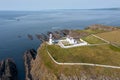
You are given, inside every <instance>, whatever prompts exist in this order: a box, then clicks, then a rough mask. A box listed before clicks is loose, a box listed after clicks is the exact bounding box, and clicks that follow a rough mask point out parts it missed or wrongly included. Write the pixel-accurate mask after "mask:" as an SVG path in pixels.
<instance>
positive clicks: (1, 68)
mask: <svg viewBox="0 0 120 80" xmlns="http://www.w3.org/2000/svg"><path fill="white" fill-rule="evenodd" d="M17 74H18V72H17V68H16V65H15V63H14V62H13V60H11V59H6V60H3V61H1V62H0V80H18V79H17Z"/></svg>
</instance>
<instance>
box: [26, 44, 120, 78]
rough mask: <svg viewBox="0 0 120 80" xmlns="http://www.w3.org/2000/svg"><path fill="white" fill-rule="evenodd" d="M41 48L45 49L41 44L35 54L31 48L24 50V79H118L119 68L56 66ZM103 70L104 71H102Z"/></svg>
mask: <svg viewBox="0 0 120 80" xmlns="http://www.w3.org/2000/svg"><path fill="white" fill-rule="evenodd" d="M42 50H44V51H45V48H43V46H42V47H41V48H39V49H38V52H37V55H36V52H35V51H34V50H33V49H32V50H28V51H26V52H25V55H24V59H25V67H26V68H25V69H26V80H120V76H119V74H120V72H119V71H120V70H112V69H104V68H99V67H87V66H82V67H81V66H58V65H56V64H54V63H53V62H52V61H51V60H50V58H49V57H46V56H47V55H46V53H44V51H43V53H41V51H42ZM40 54H42V55H40ZM35 55H36V56H35ZM43 55H44V56H43ZM96 70H97V71H96ZM104 70H106V73H102V71H104ZM107 70H109V72H107ZM66 73H67V74H66ZM111 74H112V75H111Z"/></svg>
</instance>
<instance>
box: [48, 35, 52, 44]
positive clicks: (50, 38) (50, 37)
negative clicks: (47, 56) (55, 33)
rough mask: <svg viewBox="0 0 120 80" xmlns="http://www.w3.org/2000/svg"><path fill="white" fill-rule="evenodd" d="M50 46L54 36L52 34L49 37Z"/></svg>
mask: <svg viewBox="0 0 120 80" xmlns="http://www.w3.org/2000/svg"><path fill="white" fill-rule="evenodd" d="M49 44H50V45H51V44H52V34H50V36H49Z"/></svg>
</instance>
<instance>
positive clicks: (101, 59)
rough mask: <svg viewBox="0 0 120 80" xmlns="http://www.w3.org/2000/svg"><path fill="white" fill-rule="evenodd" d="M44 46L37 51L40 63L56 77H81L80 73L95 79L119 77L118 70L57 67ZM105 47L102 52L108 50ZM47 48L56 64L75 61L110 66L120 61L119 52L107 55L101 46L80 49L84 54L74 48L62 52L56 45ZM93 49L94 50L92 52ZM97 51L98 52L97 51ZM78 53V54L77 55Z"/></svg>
mask: <svg viewBox="0 0 120 80" xmlns="http://www.w3.org/2000/svg"><path fill="white" fill-rule="evenodd" d="M46 46H47V44H45V43H43V44H42V46H41V48H39V49H38V55H39V57H40V58H41V59H42V60H41V61H42V63H44V66H45V67H46V68H47V69H48V71H50V72H52V73H54V74H55V75H56V76H59V75H60V74H64V75H66V76H74V75H78V76H79V77H80V76H82V75H80V73H82V74H84V75H86V76H90V75H95V76H96V77H97V76H101V75H104V76H110V77H112V78H113V79H114V78H117V77H119V75H120V69H112V68H103V67H91V66H63V65H57V64H55V63H54V62H53V61H52V60H51V58H50V57H49V55H48V54H47V51H46ZM105 46H106V47H105V49H104V50H108V49H110V48H109V45H105ZM48 48H49V51H50V52H51V54H52V56H54V58H55V59H56V60H57V61H58V62H73V61H74V62H75V61H76V62H89V63H90V62H91V63H102V64H103V63H104V64H105V63H106V64H112V65H119V64H120V61H119V59H118V58H119V57H120V55H119V53H120V52H119V51H113V50H110V51H112V52H111V53H108V52H110V51H103V47H102V46H98V47H97V48H96V46H93V47H86V48H85V47H82V48H83V49H84V52H82V51H81V49H82V48H80V49H79V50H77V51H76V49H78V48H74V49H72V50H73V51H72V52H71V50H70V49H67V50H63V49H61V48H60V47H59V46H56V45H52V46H48ZM53 48H54V49H53ZM95 48H96V49H95ZM101 48H102V50H101V51H100V49H101ZM51 49H53V50H51ZM58 49H59V50H58ZM91 49H92V50H91ZM93 49H95V50H94V51H93ZM97 49H98V50H99V51H97ZM90 50H91V51H90ZM78 51H79V52H80V53H77V52H78ZM89 51H90V52H91V53H90V52H89ZM96 51H97V52H98V53H97V52H96ZM61 52H62V53H61ZM86 52H89V53H86ZM103 52H104V53H103ZM79 54H81V55H79ZM78 55H79V56H78ZM79 57H83V58H81V59H80V58H79ZM112 57H113V58H112ZM111 59H112V60H111ZM71 60H73V61H71ZM89 60H90V61H89ZM97 61H98V62H97Z"/></svg>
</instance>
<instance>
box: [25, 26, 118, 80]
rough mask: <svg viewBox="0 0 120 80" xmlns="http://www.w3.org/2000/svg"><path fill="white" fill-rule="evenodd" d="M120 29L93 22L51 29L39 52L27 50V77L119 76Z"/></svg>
mask: <svg viewBox="0 0 120 80" xmlns="http://www.w3.org/2000/svg"><path fill="white" fill-rule="evenodd" d="M119 30H120V29H119V27H112V26H105V25H92V26H89V27H87V28H86V29H84V30H61V31H54V32H48V34H47V35H46V36H45V35H44V36H45V38H44V37H41V38H40V39H41V40H42V41H43V43H42V44H41V45H40V47H39V48H38V50H37V52H36V51H35V50H33V49H32V50H28V51H26V52H25V55H24V61H25V62H24V63H25V70H26V80H104V79H105V80H119V79H120V76H119V75H120V60H119V57H120V43H119V42H120V39H119V34H120V31H119ZM112 35H113V36H114V37H112ZM113 38H114V39H113ZM83 43H84V45H81V44H83ZM76 45H77V46H76Z"/></svg>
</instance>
